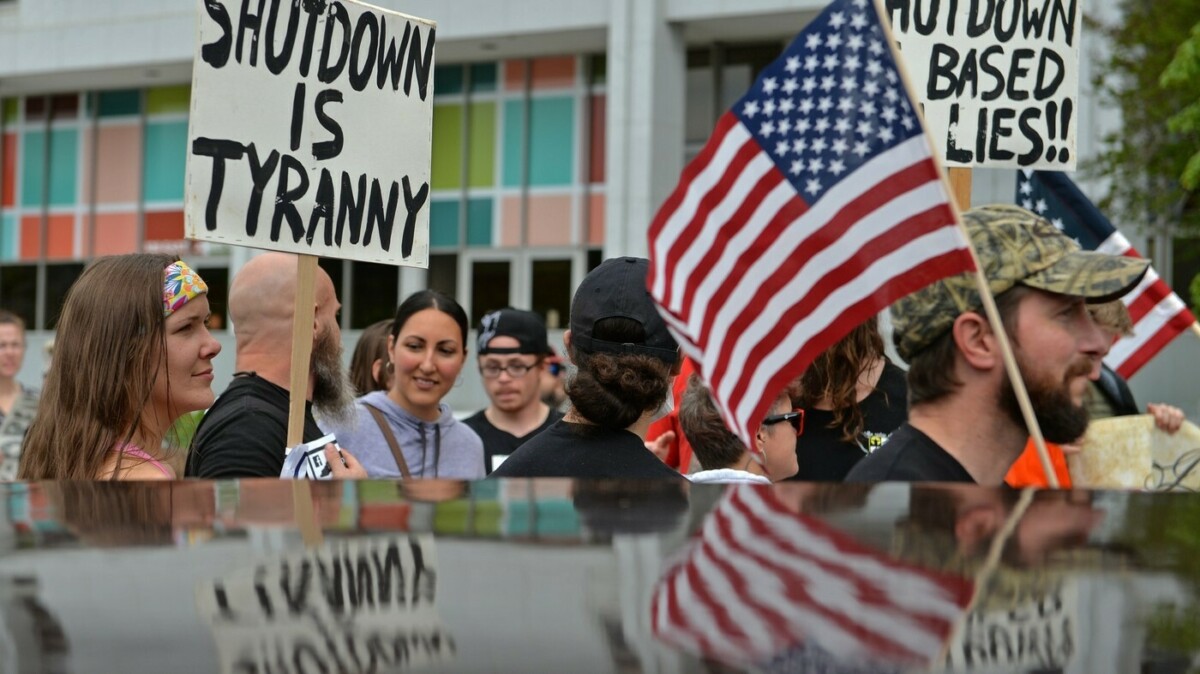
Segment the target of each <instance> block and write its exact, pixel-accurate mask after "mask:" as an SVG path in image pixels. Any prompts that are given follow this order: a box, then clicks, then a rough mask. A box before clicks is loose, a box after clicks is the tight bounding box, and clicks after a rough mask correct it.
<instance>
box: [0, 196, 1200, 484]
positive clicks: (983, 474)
mask: <svg viewBox="0 0 1200 674" xmlns="http://www.w3.org/2000/svg"><path fill="white" fill-rule="evenodd" d="M964 220H965V224H966V228H967V231H968V232H969V234H970V236H971V238H972V241H973V244H974V246H975V249H976V251H977V254H978V256H979V260H980V264H981V265H982V267H983V271H984V274H985V275H986V277H987V279H988V281H989V283H990V285H991V291H992V293H993V294H994V295H995V298H996V304H997V306H998V308H999V312H1000V316H1001V319H1002V324H1003V326H1004V332H1005V333H1006V335H1007V337H1008V341H1010V342H1011V344H1012V349H1013V353H1014V355H1015V358H1016V361H1017V364H1018V367H1019V369H1020V371H1021V373H1022V378H1023V380H1024V382H1025V384H1026V386H1027V388H1028V391H1029V396H1030V398H1031V400H1032V403H1033V405H1032V407H1033V410H1034V411H1035V412H1036V416H1037V420H1038V423H1039V424H1040V426H1041V429H1042V432H1043V434H1044V435H1045V438H1046V440H1048V441H1049V443H1050V449H1051V458H1052V460H1053V461H1052V463H1053V464H1054V466H1055V471H1056V473H1059V474H1058V477H1059V481H1060V482H1064V481H1065V482H1066V483H1067V484H1069V474H1067V473H1066V470H1065V460H1064V458H1063V457H1065V456H1066V455H1067V454H1069V453H1071V452H1074V451H1078V448H1077V444H1076V443H1078V442H1079V440H1080V439H1081V438H1082V436H1083V435H1084V434H1085V432H1086V430H1087V426H1088V421H1089V419H1090V418H1095V417H1100V416H1112V415H1122V414H1137V413H1139V412H1140V408H1139V407H1138V406H1137V405H1136V403H1135V402H1134V401H1133V399H1132V395H1131V394H1130V393H1129V389H1128V386H1126V385H1125V382H1124V381H1123V380H1121V378H1120V377H1119V376H1118V375H1117V374H1116V373H1115V372H1113V371H1111V370H1109V369H1107V368H1106V367H1105V366H1103V364H1102V358H1103V357H1104V355H1105V354H1106V353H1107V352H1108V350H1109V348H1110V347H1111V346H1112V344H1113V343H1114V342H1115V341H1116V340H1117V339H1120V338H1121V337H1122V336H1123V335H1124V334H1128V331H1129V325H1130V323H1129V317H1128V312H1127V311H1126V310H1125V307H1124V305H1123V304H1122V303H1121V302H1120V301H1119V300H1120V298H1121V296H1122V295H1124V294H1125V293H1127V292H1129V291H1130V290H1131V289H1133V288H1134V287H1135V286H1136V285H1137V284H1138V282H1139V281H1140V280H1141V278H1142V276H1143V275H1144V274H1145V273H1146V269H1147V266H1148V263H1147V262H1146V261H1144V260H1139V259H1135V258H1129V257H1124V256H1115V255H1108V254H1104V253H1100V252H1084V251H1082V250H1080V249H1079V247H1078V245H1077V244H1075V243H1074V242H1073V241H1071V240H1070V239H1068V238H1067V237H1066V236H1064V235H1063V234H1062V233H1060V232H1059V231H1058V230H1057V229H1055V228H1054V226H1052V225H1051V224H1050V223H1049V222H1047V221H1045V220H1044V219H1042V218H1040V217H1039V216H1037V215H1035V214H1034V213H1032V212H1030V211H1027V210H1023V209H1020V208H1017V207H1013V206H985V207H980V208H975V209H972V210H970V211H968V212H967V213H966V214H965V216H964ZM648 266H649V265H648V262H647V260H645V259H641V258H632V257H624V258H616V259H610V260H606V261H604V262H603V263H602V264H600V265H599V266H598V267H596V268H595V269H593V270H592V271H591V272H590V273H589V274H588V275H587V276H586V278H585V279H584V280H583V282H582V283H581V285H580V286H579V288H578V289H577V290H576V292H575V295H574V299H573V301H572V305H571V312H570V325H569V329H568V330H566V332H565V334H564V335H563V340H562V341H563V344H562V346H563V356H564V357H563V358H560V356H559V352H558V351H556V350H555V349H554V348H553V347H552V346H551V345H550V344H549V340H548V337H547V329H546V325H545V323H544V322H543V320H542V318H541V317H540V316H539V315H538V314H537V313H534V312H531V311H524V310H520V309H514V308H511V307H504V308H496V309H495V310H493V311H490V312H488V313H487V314H486V315H484V316H483V319H482V320H481V321H480V324H479V325H477V326H474V327H475V329H476V338H475V341H474V342H473V346H474V349H473V351H474V353H472V349H471V346H472V342H471V339H470V329H471V327H472V326H470V325H469V324H468V318H467V314H466V312H465V311H464V310H463V308H462V307H461V306H460V305H459V304H458V303H457V302H456V301H455V300H454V299H453V298H452V297H449V296H447V295H444V294H442V293H440V292H437V291H435V290H421V291H419V292H416V293H413V294H412V295H410V296H408V297H407V298H406V299H404V301H403V302H401V303H400V305H399V307H398V308H397V310H396V314H395V317H394V318H393V319H392V320H390V321H381V322H379V323H376V324H375V325H372V326H370V327H369V328H367V329H366V330H365V331H363V333H362V336H361V337H360V339H359V341H358V344H357V346H356V348H355V350H354V353H353V356H352V358H351V360H350V368H349V370H348V371H347V368H346V367H345V366H344V365H343V358H342V354H343V347H342V335H341V330H340V327H339V322H338V311H339V309H340V306H341V305H340V303H339V301H338V297H337V293H336V290H335V288H334V285H333V282H332V280H331V279H330V278H329V276H328V274H326V273H325V272H324V271H320V270H318V272H317V277H316V281H315V290H314V295H313V297H314V302H315V306H314V309H315V311H314V319H313V331H312V334H313V344H312V357H311V361H310V368H309V376H308V383H307V387H306V390H305V391H303V392H302V393H303V394H304V398H305V400H306V405H305V416H304V425H303V440H304V442H306V443H308V442H313V441H316V440H318V439H320V438H322V437H324V436H326V435H327V434H333V435H334V437H335V438H336V441H335V443H330V444H329V445H328V446H327V447H326V448H325V452H326V458H327V461H328V463H329V466H330V469H331V472H332V476H333V477H335V478H367V477H373V478H374V477H378V478H403V479H408V478H451V479H468V480H473V479H480V478H483V477H485V476H487V475H494V476H497V477H573V478H659V479H668V480H683V479H690V480H692V481H693V482H776V481H780V480H784V479H796V480H804V481H826V482H828V481H850V482H863V481H868V482H871V481H890V480H901V481H951V482H975V483H980V484H987V485H998V484H1001V483H1002V482H1005V481H1007V482H1008V483H1009V484H1011V485H1013V486H1024V485H1028V484H1039V485H1041V484H1046V479H1047V476H1046V475H1045V473H1044V472H1043V471H1042V469H1041V465H1040V463H1038V461H1037V459H1036V455H1035V454H1034V448H1033V446H1032V443H1029V442H1028V435H1029V433H1028V430H1027V428H1026V425H1025V422H1024V420H1023V418H1022V416H1021V412H1020V408H1019V405H1018V402H1017V396H1016V394H1015V393H1014V387H1013V386H1012V384H1011V383H1010V382H1009V379H1008V376H1007V374H1006V372H1005V368H1004V359H1003V357H1002V351H1001V345H1000V341H999V339H998V335H996V334H994V333H993V329H992V326H991V324H990V323H989V321H988V320H987V318H986V316H985V313H984V311H983V308H982V306H983V305H982V298H981V297H980V296H979V293H978V291H977V289H976V286H975V281H974V279H973V277H972V276H969V275H962V276H955V277H950V278H947V279H943V280H940V281H937V282H935V283H933V284H932V285H930V286H928V287H927V288H925V289H923V290H920V291H918V292H916V293H914V294H912V295H910V296H908V297H906V298H903V299H902V300H900V301H899V302H897V303H896V304H895V305H894V306H893V307H892V308H891V316H892V323H893V327H894V332H893V341H894V344H895V347H896V352H897V353H898V354H899V356H900V357H901V358H902V359H904V361H906V363H907V365H908V369H907V372H906V371H905V370H904V369H902V368H901V367H900V366H899V365H897V364H896V363H893V362H892V361H891V360H890V359H889V358H888V356H887V354H886V353H885V349H884V342H883V336H882V335H881V332H880V329H879V325H878V323H877V321H876V320H875V319H872V320H870V321H868V322H866V323H864V324H863V325H861V326H859V327H858V328H856V329H855V330H854V331H852V332H851V333H850V334H849V335H847V336H845V337H844V338H843V339H841V340H840V341H839V342H837V343H836V344H834V345H833V346H832V347H830V348H829V349H828V350H826V351H825V352H824V353H823V354H821V355H820V356H819V357H818V358H817V359H816V361H815V362H813V363H812V364H810V365H809V366H808V367H807V368H806V369H805V371H804V372H803V374H802V375H801V376H799V377H798V378H797V379H795V381H793V382H792V383H791V384H790V385H789V386H788V387H787V388H786V389H785V390H781V391H761V392H758V393H760V394H761V395H762V397H763V398H771V399H773V403H772V404H771V406H770V409H769V410H768V414H766V415H765V416H764V417H763V418H762V419H761V421H760V422H759V425H758V427H757V432H756V433H755V435H754V441H753V443H751V444H750V445H746V444H744V443H743V442H742V441H741V440H740V439H739V438H738V437H737V436H736V435H735V434H733V433H732V432H730V431H729V430H728V428H727V427H726V424H725V423H724V421H723V420H722V417H721V415H720V413H719V412H718V408H717V406H716V404H715V403H714V401H713V397H712V393H711V392H710V391H709V390H708V388H707V387H706V386H705V383H704V381H703V380H702V378H701V377H700V376H699V375H698V374H697V373H696V370H697V367H696V363H693V362H691V361H690V360H688V359H686V358H683V357H682V356H681V354H680V349H679V347H678V345H677V344H676V342H675V340H674V338H673V337H672V335H671V332H670V331H669V330H668V328H667V324H666V323H665V322H664V320H663V318H662V316H661V315H660V314H659V313H658V311H657V310H656V308H655V305H654V303H653V301H652V300H651V298H650V296H649V293H648V292H647V290H646V276H647V273H648ZM296 288H297V265H296V259H295V257H294V256H291V255H287V254H283V253H265V254H261V255H258V256H256V257H254V258H252V259H251V260H250V261H249V262H248V263H247V264H245V265H244V266H243V267H242V268H241V269H240V270H239V271H238V273H237V274H236V275H235V277H234V279H233V282H232V284H231V286H230V290H229V297H228V315H229V319H230V322H231V323H232V327H233V334H234V338H235V343H236V353H235V354H234V355H233V359H234V363H235V370H236V371H235V373H234V376H233V379H232V381H231V383H230V384H229V385H228V386H227V387H226V388H225V390H224V391H222V392H221V393H220V395H219V396H215V395H214V391H213V389H212V381H213V368H212V362H213V359H214V358H216V357H217V356H218V355H219V354H220V352H221V345H220V343H219V342H218V341H217V340H216V339H215V338H214V337H213V336H212V334H211V333H210V332H209V329H208V325H207V320H208V318H209V315H210V308H209V302H208V296H207V293H208V287H207V285H206V284H205V282H204V280H203V279H202V278H200V276H199V275H198V274H197V273H196V272H195V271H194V270H192V269H191V268H190V267H188V265H187V263H186V262H184V261H182V260H179V259H178V258H176V257H174V256H168V255H156V254H131V255H120V256H112V257H104V258H100V259H98V260H96V261H95V262H93V263H92V264H91V265H89V266H88V268H87V269H86V270H85V271H84V273H83V274H82V275H81V276H80V278H79V279H78V281H76V283H75V284H74V285H73V286H72V288H71V290H70V292H69V293H68V294H67V297H66V300H65V303H64V306H63V309H62V313H61V317H60V319H59V322H58V325H57V338H56V346H55V353H54V357H53V359H52V361H51V365H50V367H49V369H48V371H47V372H46V375H45V380H44V386H43V387H42V390H41V391H40V395H39V392H37V391H34V390H30V389H27V388H25V387H23V386H21V385H20V384H18V383H17V382H16V379H15V377H16V374H17V371H18V370H19V369H20V366H21V360H22V356H23V353H24V347H25V334H24V333H25V330H24V325H23V324H22V322H21V320H20V319H19V318H18V317H16V316H15V315H13V314H11V313H8V312H4V311H0V452H2V456H0V479H14V478H15V479H27V480H40V479H73V480H151V479H176V478H181V477H196V478H241V477H278V476H279V475H280V472H281V469H282V467H283V464H284V459H285V457H286V454H287V452H288V449H287V428H288V414H289V397H290V396H291V395H292V393H293V392H292V391H290V390H289V386H290V385H291V351H292V349H291V343H292V334H293V315H294V309H295V307H294V298H295V296H296ZM468 362H472V363H473V364H474V366H475V367H476V368H477V370H478V373H479V376H480V377H481V379H482V382H483V385H484V389H485V391H486V393H487V396H488V400H489V403H488V405H487V406H486V407H485V408H484V409H482V410H479V411H477V412H476V413H474V414H472V415H469V416H466V417H465V418H463V419H460V418H459V417H458V416H456V415H455V413H454V410H452V409H451V408H450V406H449V405H448V404H447V403H446V402H445V398H446V395H447V394H448V393H449V392H450V389H451V388H452V387H453V386H454V385H455V383H456V382H457V381H459V380H460V378H461V377H462V376H463V370H464V368H465V367H466V366H467V364H468ZM568 364H569V366H570V367H569V368H568ZM568 369H569V370H570V371H569V372H568ZM84 372H86V373H88V374H87V376H81V374H80V373H84ZM296 393H300V392H296ZM1148 411H1149V412H1150V413H1151V414H1153V415H1154V416H1155V419H1156V421H1157V422H1158V425H1159V427H1161V428H1163V429H1164V430H1166V431H1168V432H1173V431H1174V430H1177V429H1178V428H1179V426H1180V424H1181V423H1182V421H1183V414H1182V412H1181V411H1180V410H1178V409H1177V408H1174V407H1171V406H1167V405H1150V406H1148ZM201 413H202V417H201V418H200V421H199V424H198V426H197V427H196V428H195V432H194V434H192V436H191V438H190V442H189V443H187V444H188V445H189V446H174V445H175V444H177V443H176V442H175V439H176V438H178V437H179V436H178V434H173V433H172V432H171V429H172V425H173V424H175V423H176V421H177V420H179V419H180V418H181V417H185V418H190V417H189V415H196V416H199V415H200V414H201ZM18 465H19V468H18ZM1060 471H1061V472H1060Z"/></svg>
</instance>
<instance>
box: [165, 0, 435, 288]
mask: <svg viewBox="0 0 1200 674" xmlns="http://www.w3.org/2000/svg"><path fill="white" fill-rule="evenodd" d="M199 5H200V11H199V15H200V28H199V40H198V44H197V47H196V56H195V60H194V66H193V68H194V69H193V74H192V78H193V79H192V111H191V117H190V128H189V131H188V147H189V154H188V178H187V185H188V189H187V200H186V205H185V214H186V230H187V235H188V236H189V237H190V238H195V239H201V240H204V241H214V242H219V243H236V244H240V245H246V246H254V247H257V248H266V249H270V250H283V251H290V252H295V253H306V254H310V255H319V256H324V257H340V258H349V259H355V260H365V261H371V262H383V263H389V264H401V263H402V264H408V265H413V266H418V267H425V266H426V265H427V261H428V252H429V209H428V207H427V201H428V197H429V174H430V140H431V138H432V124H433V107H432V105H433V87H432V86H431V81H432V78H433V48H434V41H435V36H436V28H435V26H434V24H433V23H432V22H429V21H426V20H424V19H418V18H415V17H410V16H405V15H403V14H398V13H395V12H390V11H384V10H381V9H377V8H374V7H370V6H369V5H364V4H360V3H358V2H354V1H353V0H305V1H304V2H297V1H292V2H280V0H272V2H269V3H264V2H262V1H261V0H260V2H258V3H257V8H258V12H257V13H253V7H254V6H255V3H249V4H247V3H245V2H233V1H232V0H202V2H200V3H199Z"/></svg>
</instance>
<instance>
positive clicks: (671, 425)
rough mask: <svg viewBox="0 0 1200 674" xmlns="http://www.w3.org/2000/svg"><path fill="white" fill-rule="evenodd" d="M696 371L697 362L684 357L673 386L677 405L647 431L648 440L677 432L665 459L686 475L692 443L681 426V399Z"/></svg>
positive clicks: (690, 462)
mask: <svg viewBox="0 0 1200 674" xmlns="http://www.w3.org/2000/svg"><path fill="white" fill-rule="evenodd" d="M695 371H696V364H695V363H693V362H692V359H691V358H684V359H683V365H682V366H681V367H680V370H679V376H678V377H675V383H674V385H672V387H671V389H672V390H671V395H672V397H673V398H674V401H675V406H674V407H673V408H672V409H671V413H670V414H668V415H667V416H665V417H663V418H662V419H659V420H658V421H656V422H654V423H652V424H650V429H649V430H648V431H646V440H653V439H655V438H657V437H658V436H660V435H662V434H663V433H666V432H667V431H674V432H675V442H674V443H673V444H672V445H671V450H670V452H668V454H667V456H666V458H665V459H664V461H665V462H666V464H667V465H668V466H670V467H672V468H674V469H675V470H678V471H679V472H681V473H683V474H684V475H686V474H687V472H688V467H689V466H691V465H692V443H690V442H688V439H687V438H686V437H684V435H683V428H681V427H680V426H679V399H680V398H682V397H683V390H684V389H686V388H687V380H688V377H689V376H690V375H691V374H692V373H693V372H695Z"/></svg>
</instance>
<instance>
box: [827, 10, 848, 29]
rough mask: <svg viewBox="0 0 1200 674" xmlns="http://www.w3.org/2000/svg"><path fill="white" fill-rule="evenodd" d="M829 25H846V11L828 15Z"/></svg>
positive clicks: (839, 26) (837, 26)
mask: <svg viewBox="0 0 1200 674" xmlns="http://www.w3.org/2000/svg"><path fill="white" fill-rule="evenodd" d="M829 25H831V26H833V27H834V28H839V29H840V28H841V27H842V26H844V25H846V13H845V12H834V13H833V14H832V15H831V16H830V17H829Z"/></svg>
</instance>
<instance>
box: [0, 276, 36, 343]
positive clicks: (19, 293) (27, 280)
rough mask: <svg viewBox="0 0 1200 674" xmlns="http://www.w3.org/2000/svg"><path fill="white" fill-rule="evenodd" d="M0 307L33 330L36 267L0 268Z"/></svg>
mask: <svg viewBox="0 0 1200 674" xmlns="http://www.w3.org/2000/svg"><path fill="white" fill-rule="evenodd" d="M0 307H3V308H5V309H8V310H9V311H11V312H13V313H14V314H16V315H18V316H20V317H21V320H23V321H25V326H26V327H27V328H29V329H31V330H32V329H34V327H35V326H34V317H35V316H36V314H37V266H36V265H32V264H22V265H14V266H5V267H0Z"/></svg>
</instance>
